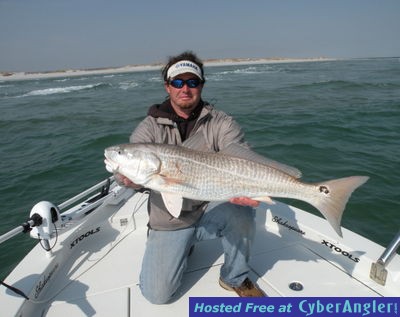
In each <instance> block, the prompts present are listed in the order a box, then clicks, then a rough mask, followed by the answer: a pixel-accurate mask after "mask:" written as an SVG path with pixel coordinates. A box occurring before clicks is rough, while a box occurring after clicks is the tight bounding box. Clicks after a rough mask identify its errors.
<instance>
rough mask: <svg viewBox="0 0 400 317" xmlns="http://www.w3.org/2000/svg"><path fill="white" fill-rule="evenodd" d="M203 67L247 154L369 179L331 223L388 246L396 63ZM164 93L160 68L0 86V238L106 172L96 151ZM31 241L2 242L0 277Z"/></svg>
mask: <svg viewBox="0 0 400 317" xmlns="http://www.w3.org/2000/svg"><path fill="white" fill-rule="evenodd" d="M205 71H206V79H207V82H206V85H205V88H204V90H203V97H204V99H205V100H207V101H209V102H211V103H213V104H214V105H215V106H216V107H217V108H219V109H222V110H224V111H226V112H227V113H229V114H231V115H232V116H234V117H235V118H236V120H237V121H238V122H239V123H240V124H241V126H242V127H243V129H244V131H245V133H246V137H247V141H248V142H249V143H250V144H251V145H252V146H253V148H254V149H255V150H256V151H257V152H259V153H261V154H263V155H265V156H267V157H270V158H273V159H275V160H278V161H281V162H284V163H286V164H289V165H293V166H296V167H297V168H299V169H300V170H301V171H302V172H303V175H304V176H303V179H304V181H308V182H314V181H322V180H326V179H331V178H339V177H345V176H350V175H367V176H370V180H369V181H368V182H367V183H366V184H365V185H363V186H362V187H360V188H359V189H358V190H357V191H356V192H355V193H354V194H353V196H352V197H351V199H350V201H349V203H348V205H347V208H346V211H345V213H344V216H343V220H342V225H343V226H344V227H346V228H348V229H351V230H353V231H355V232H357V233H359V234H361V235H363V236H365V237H367V238H369V239H371V240H373V241H375V242H377V243H379V244H381V245H387V244H388V243H389V242H390V241H391V239H392V238H393V236H394V235H395V234H396V232H397V231H398V230H399V228H400V216H399V215H400V214H399V213H400V203H399V201H400V194H399V192H400V186H399V184H400V164H399V161H400V59H399V58H384V59H353V60H339V61H320V62H302V63H277V64H257V65H240V66H215V67H206V69H205ZM165 97H166V93H165V91H164V89H163V82H162V81H161V76H160V72H159V71H146V72H135V73H123V74H113V75H94V76H81V77H66V78H53V79H41V80H26V81H2V82H1V81H0V216H1V221H0V234H3V233H5V232H8V231H9V230H11V229H13V228H15V227H17V226H18V225H19V224H21V223H22V222H23V221H25V220H26V219H27V217H28V216H29V212H30V210H31V208H32V206H33V205H34V204H35V203H37V202H38V201H41V200H48V201H51V202H54V203H57V204H58V203H61V202H63V201H65V200H66V199H68V198H70V197H72V196H74V195H76V194H78V193H79V192H81V191H83V190H84V189H86V188H88V187H90V186H92V185H93V184H95V183H97V182H99V181H101V180H102V179H104V178H106V177H108V176H109V174H108V173H107V172H106V170H105V168H104V163H103V151H104V148H105V147H107V146H110V145H113V144H117V143H123V142H127V141H128V137H129V135H130V133H131V131H132V130H133V129H134V127H135V126H136V125H137V124H138V122H140V120H142V119H143V118H144V116H145V115H146V112H147V108H148V107H149V106H150V105H152V104H153V103H159V102H161V101H162V100H163V99H164V98H165ZM289 202H290V203H292V204H293V205H295V206H298V207H300V208H303V209H306V210H308V211H310V212H312V213H316V214H317V212H316V211H315V209H313V208H312V207H310V206H308V205H306V204H303V203H301V202H297V201H289ZM35 243H36V241H33V240H32V239H30V238H29V237H28V236H25V235H23V234H21V235H19V236H18V237H15V238H13V239H11V240H9V241H7V242H5V243H3V244H1V245H0V264H1V265H0V278H4V277H5V276H6V275H7V274H8V273H9V272H10V270H11V269H12V268H13V267H14V266H15V265H16V264H17V263H18V261H20V259H21V258H22V257H23V256H24V254H25V253H26V252H27V251H28V250H29V249H30V248H32V246H33V245H34V244H35Z"/></svg>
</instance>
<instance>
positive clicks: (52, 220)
mask: <svg viewBox="0 0 400 317" xmlns="http://www.w3.org/2000/svg"><path fill="white" fill-rule="evenodd" d="M29 216H30V217H29V219H28V220H27V221H26V222H24V223H23V224H22V225H20V226H19V227H17V228H15V229H13V230H11V231H10V232H8V233H6V234H3V235H2V236H0V243H2V242H4V241H6V240H8V239H10V238H12V237H13V236H15V235H17V234H18V233H20V232H23V233H27V232H29V233H30V236H31V237H32V238H35V239H39V240H40V244H41V245H42V247H43V248H44V249H45V250H46V255H47V256H48V257H51V249H52V247H50V243H49V240H50V239H51V238H53V237H54V236H55V237H56V238H57V236H58V233H57V226H58V225H60V223H61V220H60V211H59V209H58V207H57V206H56V205H54V204H52V203H50V202H48V201H41V202H39V203H37V204H36V205H35V206H33V208H32V210H31V212H30V214H29ZM56 242H57V241H56ZM56 242H55V243H56ZM55 243H54V245H55ZM0 284H1V285H3V286H5V287H6V288H8V289H9V290H11V291H13V292H14V293H16V294H18V295H20V296H22V297H24V298H25V299H27V300H29V297H28V296H26V294H25V293H24V292H22V291H21V290H19V289H18V288H15V287H13V286H11V285H8V284H7V283H5V282H3V281H1V280H0Z"/></svg>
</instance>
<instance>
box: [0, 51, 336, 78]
mask: <svg viewBox="0 0 400 317" xmlns="http://www.w3.org/2000/svg"><path fill="white" fill-rule="evenodd" d="M331 60H334V59H332V58H325V57H319V58H300V59H298V58H259V59H255V58H229V59H211V60H205V61H204V66H205V67H207V66H209V67H211V66H228V65H251V64H273V63H299V62H321V61H331ZM162 66H163V65H162V64H152V65H128V66H124V67H111V68H99V69H84V70H80V69H76V70H74V69H70V70H62V71H47V72H2V71H0V81H9V80H27V79H44V78H58V77H72V76H83V75H98V74H116V73H130V72H141V71H148V70H161V67H162Z"/></svg>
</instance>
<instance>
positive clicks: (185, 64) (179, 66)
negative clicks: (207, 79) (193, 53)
mask: <svg viewBox="0 0 400 317" xmlns="http://www.w3.org/2000/svg"><path fill="white" fill-rule="evenodd" d="M184 73H192V74H194V75H196V76H197V77H199V78H200V79H201V80H203V76H201V69H200V67H199V66H198V65H197V64H195V63H193V62H192V61H186V60H183V61H179V62H177V63H175V64H173V65H171V67H170V68H168V71H167V79H171V78H174V77H176V76H178V75H180V74H184Z"/></svg>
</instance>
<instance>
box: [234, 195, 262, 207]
mask: <svg viewBox="0 0 400 317" xmlns="http://www.w3.org/2000/svg"><path fill="white" fill-rule="evenodd" d="M229 202H231V203H232V204H235V205H240V206H250V207H258V205H260V202H259V201H257V200H254V199H251V198H249V197H234V198H231V199H229Z"/></svg>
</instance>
